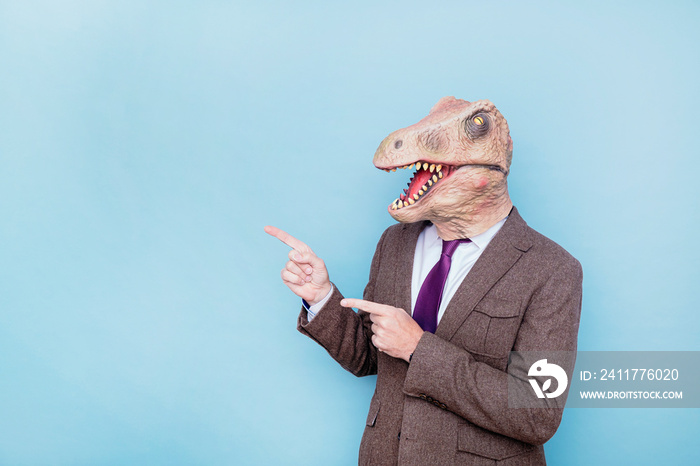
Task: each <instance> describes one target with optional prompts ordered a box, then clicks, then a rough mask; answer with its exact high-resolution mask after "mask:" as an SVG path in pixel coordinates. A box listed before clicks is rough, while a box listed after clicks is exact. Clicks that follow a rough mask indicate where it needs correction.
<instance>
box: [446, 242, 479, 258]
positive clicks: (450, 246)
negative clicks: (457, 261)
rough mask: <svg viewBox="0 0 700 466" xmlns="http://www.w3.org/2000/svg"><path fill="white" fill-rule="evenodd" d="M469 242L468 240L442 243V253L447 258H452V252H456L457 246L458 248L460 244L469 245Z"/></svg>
mask: <svg viewBox="0 0 700 466" xmlns="http://www.w3.org/2000/svg"><path fill="white" fill-rule="evenodd" d="M471 241H472V240H470V239H469V238H465V239H453V240H450V241H443V242H442V253H443V254H445V255H446V256H447V257H452V254H454V252H455V251H456V250H457V246H459V245H460V243H471Z"/></svg>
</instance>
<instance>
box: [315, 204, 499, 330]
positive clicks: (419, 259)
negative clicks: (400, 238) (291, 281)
mask: <svg viewBox="0 0 700 466" xmlns="http://www.w3.org/2000/svg"><path fill="white" fill-rule="evenodd" d="M507 218H508V217H506V218H504V219H503V220H501V221H500V222H498V223H496V224H495V225H494V226H492V227H491V228H489V229H488V230H486V231H485V232H483V233H481V234H479V235H476V236H473V237H471V238H470V239H471V242H469V243H461V244H460V245H459V246H457V250H456V251H455V252H454V254H452V265H451V266H450V272H449V273H448V274H447V281H446V282H445V288H444V289H443V292H442V301H441V302H440V309H439V310H438V322H440V319H442V316H443V314H444V313H445V309H446V308H447V305H448V304H449V302H450V300H451V299H452V297H453V296H454V295H455V293H456V292H457V288H459V285H460V284H461V283H462V280H464V277H466V276H467V274H468V273H469V271H470V270H471V269H472V267H473V266H474V263H476V261H477V259H479V256H481V253H482V252H484V249H486V246H488V244H489V243H490V242H491V240H492V239H493V237H494V236H495V235H496V233H498V230H500V229H501V227H502V226H503V224H504V223H505V222H506V219H507ZM441 254H442V238H440V237H439V236H438V233H437V228H436V227H435V225H430V226H429V227H427V228H425V229H424V230H423V231H422V232H421V234H420V235H419V236H418V242H417V243H416V252H415V254H414V256H413V274H412V278H411V311H413V309H414V308H415V306H416V300H417V299H418V292H419V291H420V288H421V286H422V285H423V281H425V278H426V277H427V276H428V273H429V272H430V271H431V270H432V268H433V267H434V266H435V264H437V262H438V260H440V255H441ZM331 286H332V285H331ZM332 293H333V288H331V291H330V292H329V293H328V294H327V295H326V297H325V298H323V299H322V300H321V301H319V302H318V303H316V304H314V305H313V306H306V304H305V305H304V307H305V308H306V311H307V318H308V320H311V319H313V318H314V317H315V316H316V314H317V313H318V312H319V311H320V310H321V308H322V307H323V305H324V304H326V302H327V301H328V300H329V299H330V297H331V294H332ZM411 314H413V312H411Z"/></svg>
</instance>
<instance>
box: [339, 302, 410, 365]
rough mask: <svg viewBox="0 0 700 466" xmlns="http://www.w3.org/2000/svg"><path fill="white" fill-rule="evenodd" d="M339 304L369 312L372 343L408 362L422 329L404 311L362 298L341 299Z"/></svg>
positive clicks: (390, 354)
mask: <svg viewBox="0 0 700 466" xmlns="http://www.w3.org/2000/svg"><path fill="white" fill-rule="evenodd" d="M340 305H341V306H344V307H355V308H357V309H361V310H363V311H365V312H368V313H369V314H370V316H369V318H370V319H371V320H372V332H373V333H374V335H372V343H373V344H374V346H376V347H377V349H378V350H379V351H383V352H384V353H386V354H388V355H389V356H392V357H394V358H401V359H403V360H404V361H406V362H408V360H409V357H410V356H411V354H412V353H413V352H414V351H415V350H416V346H418V340H420V338H421V336H422V335H423V329H422V328H421V327H420V325H418V322H416V321H415V320H413V318H412V317H411V316H409V315H408V314H407V313H406V311H404V310H403V309H399V308H398V307H394V306H388V305H386V304H378V303H373V302H371V301H365V300H362V299H343V300H342V301H340Z"/></svg>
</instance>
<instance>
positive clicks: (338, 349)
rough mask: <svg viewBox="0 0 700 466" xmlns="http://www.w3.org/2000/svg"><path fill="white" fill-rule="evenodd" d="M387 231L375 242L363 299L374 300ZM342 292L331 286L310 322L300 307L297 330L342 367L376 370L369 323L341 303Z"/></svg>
mask: <svg viewBox="0 0 700 466" xmlns="http://www.w3.org/2000/svg"><path fill="white" fill-rule="evenodd" d="M386 234H387V233H386V231H385V232H384V234H383V235H382V237H381V238H380V240H379V243H378V244H377V249H376V251H375V253H374V258H373V259H372V266H371V268H370V274H369V281H368V283H367V286H366V287H365V290H364V293H363V298H364V299H366V300H369V301H372V300H373V299H374V286H375V283H376V280H377V273H378V271H379V262H380V257H381V252H382V245H383V244H384V239H385V237H386ZM342 299H343V295H342V294H341V293H340V291H339V290H338V287H337V286H335V284H334V286H333V293H332V294H331V297H330V299H329V300H328V302H326V304H325V305H324V306H323V307H322V308H321V309H320V310H319V311H318V313H317V314H316V316H315V317H314V318H313V319H312V320H311V321H309V320H308V318H307V314H306V309H304V308H302V310H301V313H300V314H299V318H298V320H297V329H298V330H299V331H300V332H301V333H303V334H305V335H307V336H308V337H310V338H311V339H313V340H314V341H316V342H317V343H318V344H320V345H321V346H323V347H324V348H325V349H326V351H328V354H330V355H331V357H332V358H333V359H335V360H336V361H337V362H338V363H339V364H340V365H341V366H342V367H343V368H344V369H346V370H347V371H349V372H351V373H352V374H354V375H356V376H358V377H361V376H365V375H374V374H376V373H377V348H376V347H375V346H374V345H373V344H372V330H371V326H372V322H371V320H370V319H369V314H367V313H366V312H364V311H361V312H359V313H356V312H355V311H353V310H352V309H350V308H347V307H343V306H341V305H340V301H341V300H342Z"/></svg>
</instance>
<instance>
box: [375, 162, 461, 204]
mask: <svg viewBox="0 0 700 466" xmlns="http://www.w3.org/2000/svg"><path fill="white" fill-rule="evenodd" d="M414 165H415V167H416V172H415V173H414V174H413V176H412V177H411V179H410V180H409V182H408V186H409V187H410V186H411V182H412V181H413V178H415V177H416V175H417V174H418V173H419V172H420V171H421V170H423V171H429V172H430V173H432V174H433V175H432V176H431V177H430V178H429V179H428V181H427V182H426V183H425V184H424V185H423V186H421V187H420V189H419V190H418V192H417V193H414V194H413V195H412V196H411V197H409V196H408V189H404V190H403V194H401V195H400V196H399V197H397V198H396V199H395V200H394V202H392V203H391V210H399V209H403V208H404V207H408V206H411V205H413V204H415V203H416V202H417V201H418V200H420V199H421V198H422V197H423V196H425V195H426V194H428V192H429V191H430V189H431V188H432V187H433V185H435V184H437V182H438V181H440V180H441V179H442V178H444V177H445V174H446V172H448V170H449V168H447V166H445V167H443V166H442V165H441V164H434V163H428V162H422V161H420V162H415V163H412V164H410V165H404V166H403V167H396V168H384V169H383V170H384V171H386V172H393V171H396V169H397V168H400V169H406V168H408V169H412V168H413V167H414ZM443 168H445V171H444V172H443Z"/></svg>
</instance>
